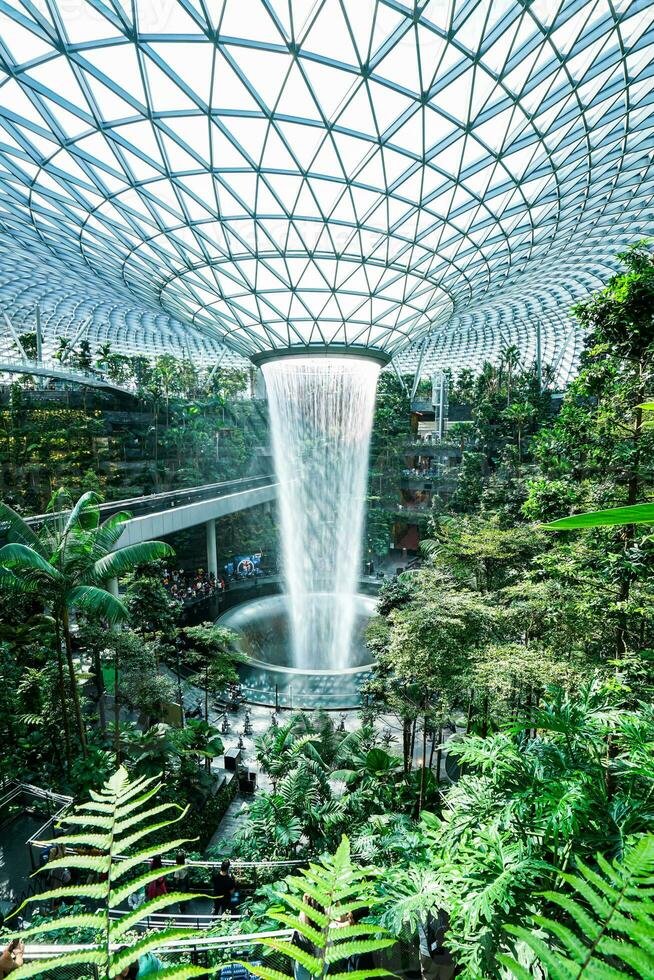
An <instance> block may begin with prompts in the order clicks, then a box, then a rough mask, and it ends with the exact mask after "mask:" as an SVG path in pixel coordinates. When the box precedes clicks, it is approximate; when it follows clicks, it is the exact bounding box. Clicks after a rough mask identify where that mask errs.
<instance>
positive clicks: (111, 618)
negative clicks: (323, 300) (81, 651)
mask: <svg viewBox="0 0 654 980" xmlns="http://www.w3.org/2000/svg"><path fill="white" fill-rule="evenodd" d="M66 598H67V603H68V605H69V606H71V607H72V606H74V607H75V608H77V609H81V610H83V612H86V613H91V614H92V615H96V616H102V617H103V618H104V619H106V620H107V622H108V623H109V624H111V625H114V624H115V623H120V622H122V621H123V620H124V619H127V617H128V612H127V609H126V607H125V605H124V604H123V603H122V602H121V601H120V599H117V598H116V596H114V595H112V594H111V592H107V591H106V589H101V588H99V587H98V586H95V585H78V586H77V587H76V588H74V589H70V591H69V592H67V593H66Z"/></svg>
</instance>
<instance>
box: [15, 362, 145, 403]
mask: <svg viewBox="0 0 654 980" xmlns="http://www.w3.org/2000/svg"><path fill="white" fill-rule="evenodd" d="M0 374H25V375H33V376H35V377H39V378H46V379H47V378H52V379H53V380H56V381H68V382H70V383H71V384H77V385H86V386H88V387H90V388H104V389H107V390H108V391H118V392H120V393H121V394H124V395H134V394H135V389H134V388H128V387H126V386H125V385H119V384H117V383H116V382H115V381H110V380H109V378H106V377H105V376H104V375H103V374H101V373H99V372H96V371H82V370H80V369H79V368H69V367H67V366H66V365H65V364H62V363H61V362H60V361H33V360H30V359H28V358H19V359H16V360H9V359H8V358H6V357H0Z"/></svg>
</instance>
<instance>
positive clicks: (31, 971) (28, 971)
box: [11, 949, 104, 980]
mask: <svg viewBox="0 0 654 980" xmlns="http://www.w3.org/2000/svg"><path fill="white" fill-rule="evenodd" d="M103 962H104V953H102V952H101V951H100V950H93V949H85V950H83V951H80V952H76V953H64V954H63V955H62V956H53V957H51V958H49V959H47V960H32V962H31V963H23V965H22V966H19V967H17V969H15V970H12V973H11V975H12V977H14V980H27V978H28V977H37V976H38V975H39V974H40V973H49V972H50V971H51V970H54V971H55V972H56V974H57V975H59V976H61V973H59V971H60V970H61V968H62V967H64V966H76V965H77V964H80V965H82V966H91V965H93V964H97V965H98V966H99V965H101V964H102V963H103Z"/></svg>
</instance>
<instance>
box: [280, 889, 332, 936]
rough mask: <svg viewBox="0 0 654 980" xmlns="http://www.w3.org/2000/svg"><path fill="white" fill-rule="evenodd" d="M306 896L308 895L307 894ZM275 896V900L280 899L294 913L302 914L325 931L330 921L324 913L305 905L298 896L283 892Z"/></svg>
mask: <svg viewBox="0 0 654 980" xmlns="http://www.w3.org/2000/svg"><path fill="white" fill-rule="evenodd" d="M307 894H309V893H308V892H307ZM275 895H276V896H277V898H280V899H281V900H282V901H283V902H285V903H286V905H290V906H291V908H294V909H295V910H296V911H298V912H304V913H305V915H307V916H308V917H309V918H310V919H311V921H312V922H315V923H316V925H318V926H320V927H321V928H322V929H326V928H327V926H328V925H329V922H330V919H329V916H328V915H325V913H324V912H321V911H320V910H319V909H314V908H313V906H311V905H307V904H306V902H303V901H302V899H301V898H300V897H299V896H297V895H293V894H292V893H285V892H275Z"/></svg>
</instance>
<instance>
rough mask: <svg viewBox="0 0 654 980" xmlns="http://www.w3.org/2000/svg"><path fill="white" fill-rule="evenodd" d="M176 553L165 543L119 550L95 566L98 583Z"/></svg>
mask: <svg viewBox="0 0 654 980" xmlns="http://www.w3.org/2000/svg"><path fill="white" fill-rule="evenodd" d="M174 554H175V551H174V549H173V548H171V546H170V545H169V544H165V543H164V542H163V541H144V542H142V543H141V544H131V545H128V547H126V548H118V550H117V551H112V552H111V553H110V554H108V555H105V557H104V558H99V559H98V560H97V561H96V562H95V563H94V566H93V575H94V578H95V580H96V581H98V582H104V581H106V580H107V579H109V578H118V577H119V576H121V575H125V574H126V573H127V572H131V571H133V570H134V569H135V568H136V567H138V565H145V564H146V563H147V562H151V561H158V560H159V559H160V558H170V557H172V556H173V555H174Z"/></svg>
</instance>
